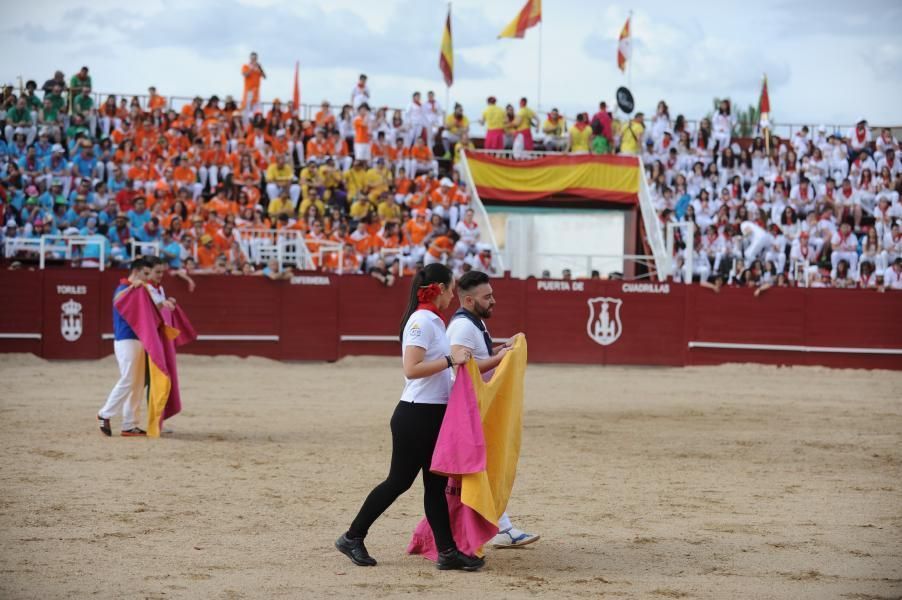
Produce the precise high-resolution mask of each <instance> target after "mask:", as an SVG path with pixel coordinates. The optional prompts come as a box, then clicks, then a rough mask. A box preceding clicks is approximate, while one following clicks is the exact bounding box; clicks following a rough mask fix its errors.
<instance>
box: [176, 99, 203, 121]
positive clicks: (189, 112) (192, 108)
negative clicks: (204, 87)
mask: <svg viewBox="0 0 902 600" xmlns="http://www.w3.org/2000/svg"><path fill="white" fill-rule="evenodd" d="M198 110H199V111H201V112H203V110H204V99H203V98H201V97H200V96H195V97H194V100H192V101H191V104H186V105H185V106H183V107H182V110H181V111H179V112H180V113H181V115H182V118H184V119H188V118H193V117H194V114H195V113H196V112H197V111H198Z"/></svg>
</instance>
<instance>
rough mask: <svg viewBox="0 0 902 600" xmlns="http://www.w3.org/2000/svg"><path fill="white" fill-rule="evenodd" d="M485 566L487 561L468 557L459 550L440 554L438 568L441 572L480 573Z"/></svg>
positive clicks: (455, 549)
mask: <svg viewBox="0 0 902 600" xmlns="http://www.w3.org/2000/svg"><path fill="white" fill-rule="evenodd" d="M484 564H485V559H482V558H479V557H477V556H467V555H466V554H464V553H463V552H461V551H460V550H458V549H457V548H454V549H452V550H446V551H444V552H439V553H438V562H437V563H436V566H437V567H438V569H439V571H478V570H479V569H481V568H482V566H483V565H484Z"/></svg>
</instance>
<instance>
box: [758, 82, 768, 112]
mask: <svg viewBox="0 0 902 600" xmlns="http://www.w3.org/2000/svg"><path fill="white" fill-rule="evenodd" d="M758 112H759V113H761V114H762V115H766V114H768V113H770V96H768V95H767V75H765V76H764V86H763V87H762V88H761V98H759V99H758Z"/></svg>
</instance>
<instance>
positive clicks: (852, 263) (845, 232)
mask: <svg viewBox="0 0 902 600" xmlns="http://www.w3.org/2000/svg"><path fill="white" fill-rule="evenodd" d="M830 244H831V246H832V248H833V252H832V253H831V254H830V262H831V263H832V265H833V268H834V269H835V268H836V264H837V263H838V262H839V261H841V260H845V261H846V262H848V263H849V269H850V270H851V271H852V272H853V273H854V272H856V271H857V270H858V238H857V237H855V234H854V233H852V225H850V224H849V221H843V222H842V224H841V225H840V226H839V231H837V232H836V233H834V234H833V238H832V239H831V240H830Z"/></svg>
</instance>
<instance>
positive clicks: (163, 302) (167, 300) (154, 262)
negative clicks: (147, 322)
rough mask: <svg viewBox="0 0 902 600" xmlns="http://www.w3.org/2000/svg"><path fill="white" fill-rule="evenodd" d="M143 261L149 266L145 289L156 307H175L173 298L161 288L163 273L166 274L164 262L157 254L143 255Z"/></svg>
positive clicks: (170, 308) (171, 308)
mask: <svg viewBox="0 0 902 600" xmlns="http://www.w3.org/2000/svg"><path fill="white" fill-rule="evenodd" d="M144 261H145V262H146V263H147V264H148V266H150V276H149V277H148V279H147V291H148V292H150V297H151V299H152V300H153V303H154V304H156V305H157V306H158V307H159V306H162V307H164V308H168V309H169V310H173V309H174V308H175V304H176V302H175V298H171V297H167V296H166V291H165V290H164V289H163V275H165V274H166V263H165V262H164V261H163V259H161V258H159V257H157V256H145V257H144Z"/></svg>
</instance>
